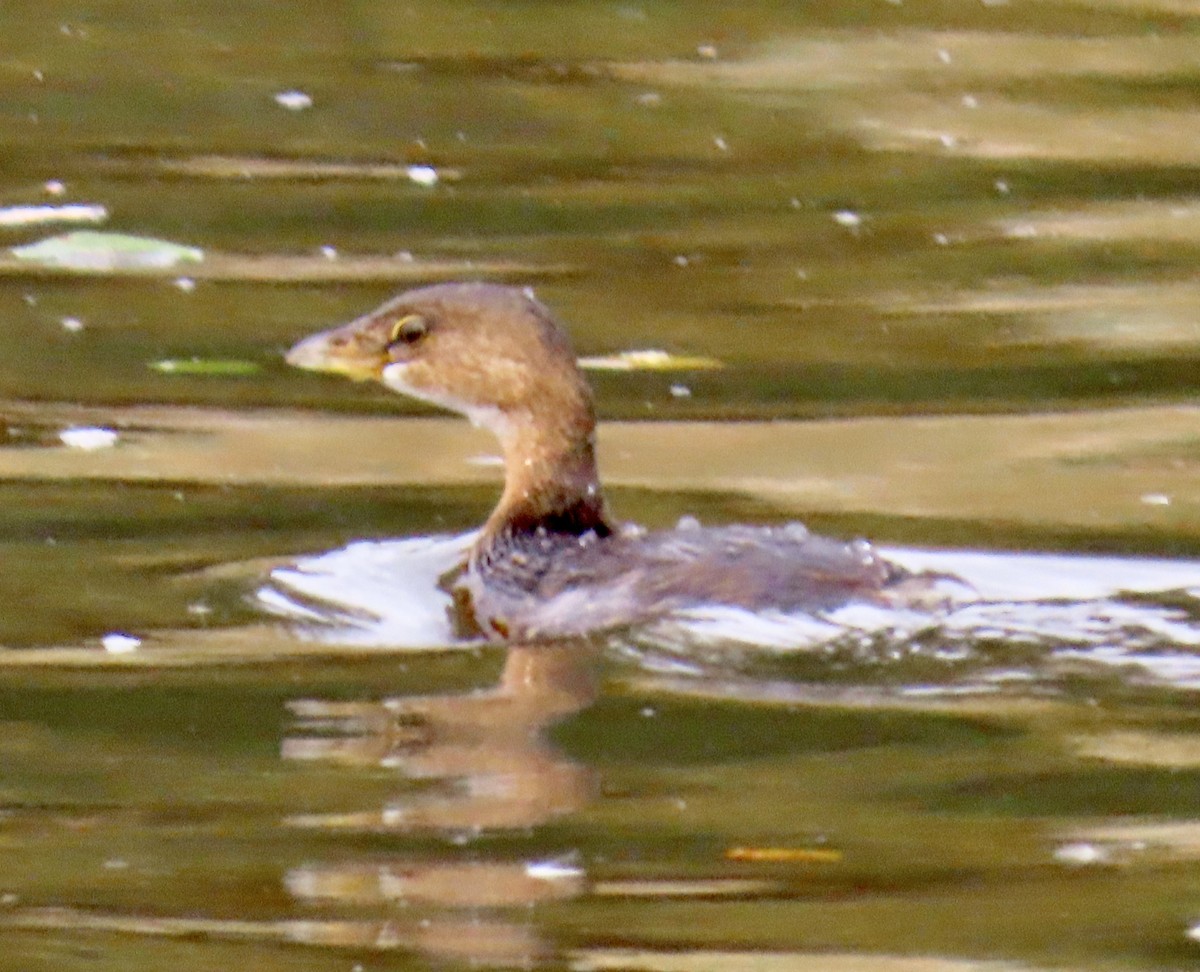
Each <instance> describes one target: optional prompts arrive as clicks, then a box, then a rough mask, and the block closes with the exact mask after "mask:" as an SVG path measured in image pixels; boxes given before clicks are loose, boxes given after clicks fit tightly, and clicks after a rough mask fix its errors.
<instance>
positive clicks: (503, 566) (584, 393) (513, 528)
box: [287, 283, 924, 639]
mask: <svg viewBox="0 0 1200 972" xmlns="http://www.w3.org/2000/svg"><path fill="white" fill-rule="evenodd" d="M287 361H288V363H289V364H292V365H295V366H297V367H300V368H307V369H311V370H314V371H329V372H336V373H338V374H344V375H348V376H350V377H353V378H359V379H375V380H378V381H380V382H382V383H383V384H385V385H387V386H388V387H389V388H392V389H394V390H395V391H398V392H403V393H404V394H406V395H411V396H413V397H414V398H419V399H421V400H423V401H427V402H432V403H433V404H436V405H440V406H442V407H444V408H448V409H451V410H453V411H456V412H460V413H462V414H464V415H466V416H467V417H468V418H470V419H471V421H472V422H474V423H475V424H477V425H481V426H483V427H485V428H487V429H489V430H490V431H492V432H493V433H494V434H495V435H496V436H497V438H499V440H500V444H501V446H502V447H503V451H504V465H505V478H504V493H503V495H502V496H501V498H500V502H499V504H498V505H497V506H496V509H495V510H494V511H493V513H492V515H491V516H490V517H489V518H488V520H487V523H486V524H485V525H484V528H483V530H482V532H481V533H480V535H479V538H478V540H477V541H476V542H475V544H474V546H473V548H472V550H471V553H470V556H469V559H468V563H467V567H466V571H465V574H464V575H463V577H462V579H461V580H460V582H459V584H460V586H461V587H462V588H463V589H464V590H465V591H466V593H467V594H468V595H469V597H470V602H471V607H472V610H473V612H474V615H475V619H476V621H477V622H478V624H479V626H480V627H481V628H482V629H483V630H484V631H486V632H488V633H489V635H490V636H492V637H497V636H499V637H507V638H517V639H531V638H538V637H559V636H567V635H577V634H585V633H588V632H592V631H597V630H601V629H604V628H611V627H615V626H620V625H625V624H629V623H632V622H635V621H639V620H643V619H646V618H650V617H654V616H656V615H660V614H663V613H665V612H667V611H670V610H673V609H678V608H684V607H689V606H697V605H705V604H726V605H734V606H740V607H746V608H749V609H752V610H764V609H772V608H773V609H781V610H798V609H799V610H811V611H821V610H826V609H830V608H833V607H836V606H838V605H841V604H844V603H846V602H848V601H852V600H860V601H867V602H876V603H889V604H890V603H895V602H896V601H897V600H901V601H903V600H906V599H907V598H908V596H909V595H910V594H912V593H914V590H913V589H914V588H921V587H923V586H924V585H923V584H921V583H920V582H919V581H920V578H918V577H915V576H914V575H911V574H908V573H907V572H905V571H904V570H902V569H901V568H898V567H896V566H895V565H893V564H891V563H889V562H888V561H886V560H884V559H883V558H882V557H880V556H879V555H877V554H876V553H875V552H874V551H873V550H872V549H871V547H870V546H869V545H867V544H864V543H861V542H858V543H843V542H841V541H839V540H832V539H828V538H825V537H818V536H814V535H812V534H810V533H809V532H808V531H807V530H806V529H805V528H804V527H802V526H799V525H795V524H793V525H788V526H782V527H745V526H729V527H717V528H703V527H700V526H698V525H697V526H691V527H684V526H681V527H679V528H677V529H675V530H665V531H658V532H650V533H646V532H642V531H637V530H625V529H618V528H617V527H615V526H614V525H613V523H612V521H611V520H610V519H609V516H608V513H607V510H606V509H605V504H604V498H603V494H602V493H601V489H600V478H599V474H598V472H597V469H596V457H595V426H596V420H595V412H594V409H593V406H592V395H591V391H590V389H589V388H588V385H587V383H586V382H585V381H584V378H583V376H582V374H580V371H579V368H578V367H577V365H576V363H575V355H574V353H573V352H572V350H571V345H570V343H569V341H568V340H567V337H566V335H565V334H564V333H563V331H562V329H561V328H560V327H559V326H558V324H557V323H555V321H554V318H553V317H552V316H551V314H550V312H549V311H548V310H547V309H546V307H545V306H544V305H542V304H541V303H540V302H539V301H537V300H536V299H535V298H534V297H533V296H532V294H531V293H530V292H529V291H527V290H520V289H517V288H513V287H503V286H498V285H493V284H482V283H469V284H441V285H437V286H432V287H424V288H421V289H419V290H411V291H408V292H407V293H404V294H401V295H400V296H398V297H396V298H394V299H393V300H390V301H388V302H387V303H386V304H384V305H383V306H382V307H380V308H378V309H377V310H374V311H372V312H371V313H369V314H367V315H366V316H364V317H361V318H359V319H358V320H355V321H351V322H350V323H349V324H346V325H344V326H342V327H338V328H334V329H333V330H329V331H324V332H322V333H320V334H314V335H313V336H312V337H309V338H306V339H305V340H303V341H301V342H300V343H299V344H297V345H296V346H295V347H293V348H292V349H291V350H290V351H289V352H288V354H287ZM912 582H917V583H915V584H914V583H912Z"/></svg>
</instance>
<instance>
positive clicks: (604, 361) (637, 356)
mask: <svg viewBox="0 0 1200 972" xmlns="http://www.w3.org/2000/svg"><path fill="white" fill-rule="evenodd" d="M579 366H580V367H581V368H588V369H590V370H592V371H707V370H711V369H714V368H724V367H725V365H724V363H723V362H721V361H718V360H717V359H716V358H705V357H702V356H699V355H676V354H671V353H670V352H669V351H662V350H658V349H653V348H652V349H646V350H641V351H622V352H621V353H620V354H609V355H601V356H599V357H592V358H580V359H579Z"/></svg>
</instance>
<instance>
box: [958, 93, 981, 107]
mask: <svg viewBox="0 0 1200 972" xmlns="http://www.w3.org/2000/svg"><path fill="white" fill-rule="evenodd" d="M962 106H963V107H964V108H978V107H979V99H978V98H976V97H975V96H974V95H969V94H968V95H963V96H962Z"/></svg>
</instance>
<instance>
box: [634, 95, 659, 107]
mask: <svg viewBox="0 0 1200 972" xmlns="http://www.w3.org/2000/svg"><path fill="white" fill-rule="evenodd" d="M633 103H634V104H635V105H641V106H642V107H644V108H657V107H658V106H659V105H661V104H662V95H660V94H659V93H658V92H657V91H644V92H642V93H641V94H640V95H637V96H636V97H635V98H634V99H633Z"/></svg>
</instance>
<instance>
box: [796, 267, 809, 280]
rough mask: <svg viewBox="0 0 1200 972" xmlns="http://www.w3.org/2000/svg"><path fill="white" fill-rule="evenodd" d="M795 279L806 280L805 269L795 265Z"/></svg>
mask: <svg viewBox="0 0 1200 972" xmlns="http://www.w3.org/2000/svg"><path fill="white" fill-rule="evenodd" d="M796 279H797V280H807V279H808V271H807V270H805V269H804V268H803V267H797V268H796Z"/></svg>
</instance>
